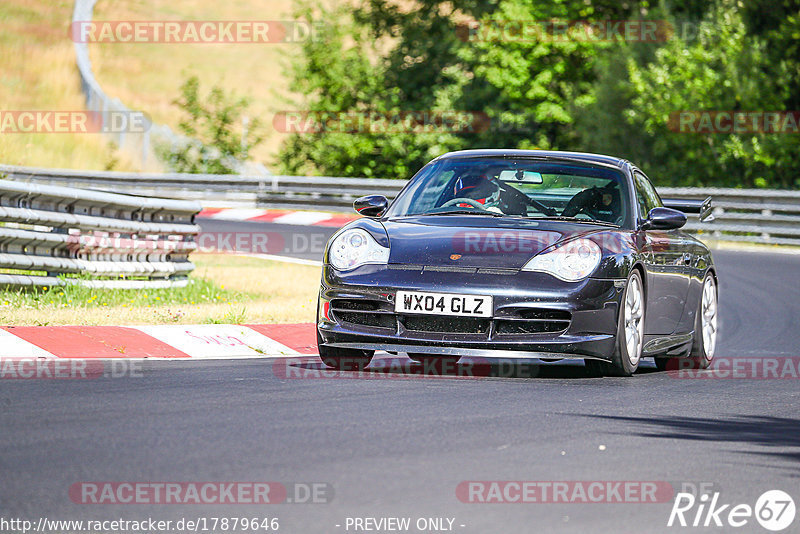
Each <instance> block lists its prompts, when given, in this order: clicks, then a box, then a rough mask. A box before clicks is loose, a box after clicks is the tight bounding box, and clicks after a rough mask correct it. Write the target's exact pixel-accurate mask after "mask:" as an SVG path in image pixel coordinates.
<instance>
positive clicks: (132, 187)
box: [0, 165, 800, 245]
mask: <svg viewBox="0 0 800 534" xmlns="http://www.w3.org/2000/svg"><path fill="white" fill-rule="evenodd" d="M2 174H5V175H6V176H7V177H8V178H10V179H14V180H17V181H23V182H35V183H46V184H60V185H69V186H79V187H85V188H90V189H95V190H104V191H118V192H131V193H136V194H140V195H156V196H160V197H169V198H174V199H184V200H197V201H200V202H202V204H203V205H204V206H205V207H215V206H218V207H223V206H236V207H265V208H272V207H274V208H299V209H319V210H330V211H350V210H351V209H352V204H353V200H355V199H356V198H358V197H359V196H362V195H366V194H382V195H386V196H387V197H389V198H394V197H395V196H396V195H397V193H398V192H399V191H400V189H402V188H403V186H404V185H405V184H406V181H405V180H386V179H368V178H333V177H326V176H247V175H209V174H154V173H122V172H92V171H70V170H60V169H37V168H29V167H13V166H7V165H0V175H2ZM659 192H660V193H661V195H662V196H663V197H665V198H674V199H695V200H701V199H704V198H706V197H708V196H711V197H713V207H714V219H715V220H714V221H713V222H700V221H699V220H698V218H697V216H696V215H690V218H689V222H688V223H687V226H686V229H687V230H689V231H692V232H697V233H700V234H702V235H703V236H704V237H708V236H710V237H714V238H716V239H723V240H729V241H749V242H754V243H770V244H778V245H800V191H777V190H766V189H729V188H669V187H667V188H659Z"/></svg>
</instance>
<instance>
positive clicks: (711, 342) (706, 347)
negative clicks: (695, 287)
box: [689, 273, 719, 369]
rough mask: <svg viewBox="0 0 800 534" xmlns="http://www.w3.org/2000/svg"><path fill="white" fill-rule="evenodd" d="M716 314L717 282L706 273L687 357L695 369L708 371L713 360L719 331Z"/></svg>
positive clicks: (717, 309) (717, 310) (717, 307)
mask: <svg viewBox="0 0 800 534" xmlns="http://www.w3.org/2000/svg"><path fill="white" fill-rule="evenodd" d="M718 313H719V303H718V294H717V281H716V280H715V279H714V275H713V274H711V273H707V274H706V277H705V279H703V292H702V293H701V294H700V303H699V304H698V306H697V316H696V317H695V319H694V340H693V342H692V351H691V352H690V355H689V357H690V358H691V359H692V363H693V364H694V365H693V367H694V368H695V369H708V368H709V367H710V366H711V362H712V361H713V360H714V353H715V352H716V349H717V331H718V330H719V325H718V320H717V319H718Z"/></svg>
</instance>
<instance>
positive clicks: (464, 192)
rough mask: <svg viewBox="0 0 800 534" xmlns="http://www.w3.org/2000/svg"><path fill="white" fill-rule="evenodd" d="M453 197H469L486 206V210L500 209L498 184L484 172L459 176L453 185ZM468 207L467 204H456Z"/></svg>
mask: <svg viewBox="0 0 800 534" xmlns="http://www.w3.org/2000/svg"><path fill="white" fill-rule="evenodd" d="M453 198H469V199H472V200H475V201H476V202H479V203H480V204H483V205H484V206H486V209H487V210H491V211H500V210H499V208H498V207H497V205H498V204H499V202H500V185H499V184H498V183H497V182H496V181H495V180H492V179H490V178H489V177H488V176H487V175H485V174H466V175H463V176H459V178H458V179H457V180H456V181H455V184H454V185H453ZM457 206H458V207H462V208H469V207H472V206H470V205H469V204H457Z"/></svg>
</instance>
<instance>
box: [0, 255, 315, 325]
mask: <svg viewBox="0 0 800 534" xmlns="http://www.w3.org/2000/svg"><path fill="white" fill-rule="evenodd" d="M192 260H193V261H194V263H195V264H196V265H197V269H196V270H195V271H194V273H193V275H192V277H191V280H192V282H191V283H190V284H189V285H188V286H187V287H185V288H177V289H155V290H141V289H140V290H108V289H91V288H85V287H80V286H69V287H56V288H52V287H48V288H46V289H44V288H42V289H39V290H34V289H31V290H18V289H7V290H0V324H2V325H14V326H47V325H68V324H71V325H135V324H198V323H215V324H218V323H225V324H231V323H296V322H313V321H314V313H315V311H316V299H317V291H318V289H319V277H320V270H319V268H318V267H311V266H306V265H295V264H290V263H283V262H275V261H267V260H262V259H258V258H249V257H242V256H233V255H228V254H213V255H212V254H197V255H194V256H193V257H192Z"/></svg>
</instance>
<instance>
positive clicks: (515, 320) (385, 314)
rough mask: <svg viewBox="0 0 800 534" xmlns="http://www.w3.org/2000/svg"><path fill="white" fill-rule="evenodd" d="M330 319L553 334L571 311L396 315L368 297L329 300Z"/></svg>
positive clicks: (440, 330)
mask: <svg viewBox="0 0 800 534" xmlns="http://www.w3.org/2000/svg"><path fill="white" fill-rule="evenodd" d="M330 313H331V315H332V318H333V319H334V320H336V321H338V322H341V323H344V324H345V325H346V326H347V325H350V326H363V327H369V328H383V329H387V330H396V329H397V322H398V321H400V324H401V325H402V326H403V328H405V329H406V330H408V331H411V332H421V333H431V334H471V335H479V334H484V335H486V336H487V338H488V336H489V330H490V328H489V327H490V326H491V325H492V322H494V328H493V329H492V331H493V333H494V334H493V335H495V336H513V335H526V334H555V333H559V332H563V331H565V330H566V329H567V328H569V325H570V322H571V321H572V314H571V313H570V312H568V311H562V310H551V309H538V308H537V309H533V308H519V309H516V310H509V313H508V314H507V315H505V316H502V317H495V318H493V319H492V318H488V317H487V318H484V317H450V316H442V315H397V314H395V313H394V305H393V304H392V303H391V302H385V301H380V300H370V299H341V298H339V299H333V300H331V304H330Z"/></svg>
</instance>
